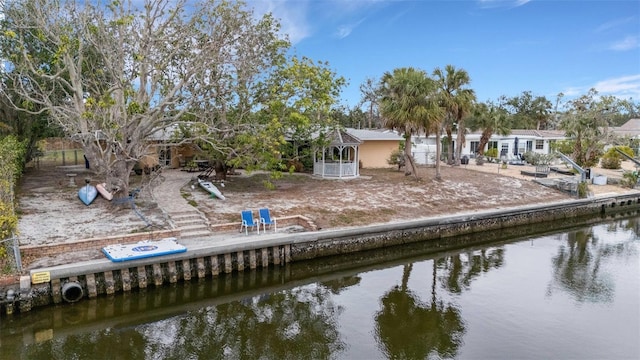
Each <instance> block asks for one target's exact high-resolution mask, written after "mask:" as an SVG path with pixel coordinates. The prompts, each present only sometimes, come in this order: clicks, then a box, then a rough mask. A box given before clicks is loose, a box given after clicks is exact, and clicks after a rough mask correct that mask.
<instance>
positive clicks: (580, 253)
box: [548, 219, 640, 303]
mask: <svg viewBox="0 0 640 360" xmlns="http://www.w3.org/2000/svg"><path fill="white" fill-rule="evenodd" d="M638 223H639V221H638V219H628V220H622V221H618V222H614V223H611V224H608V225H607V226H601V227H590V228H585V229H580V230H576V231H571V232H569V233H567V234H565V235H564V237H565V240H566V242H565V243H563V244H561V245H560V246H559V247H558V252H557V254H556V255H555V256H554V257H553V258H552V264H553V282H552V283H551V284H550V286H549V290H548V295H549V296H551V295H553V293H554V291H555V290H556V289H559V290H562V291H564V292H566V293H568V294H570V296H571V297H572V298H573V299H574V300H575V301H577V302H594V303H607V302H611V301H612V299H613V297H614V292H615V281H614V280H613V278H612V276H611V274H610V273H609V272H608V271H607V268H606V267H604V268H603V266H602V262H603V261H604V260H605V259H608V258H611V257H617V258H620V259H623V258H624V257H627V256H629V255H632V254H637V252H636V251H637V250H636V247H634V246H633V242H634V241H637V240H638V238H639V236H638V230H639V228H640V227H639V226H638ZM596 232H598V233H596Z"/></svg>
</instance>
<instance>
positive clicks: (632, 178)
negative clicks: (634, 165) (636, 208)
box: [620, 171, 640, 189]
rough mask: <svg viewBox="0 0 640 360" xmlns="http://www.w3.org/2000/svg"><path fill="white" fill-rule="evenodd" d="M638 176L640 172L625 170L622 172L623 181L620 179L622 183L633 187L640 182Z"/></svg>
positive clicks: (639, 176)
mask: <svg viewBox="0 0 640 360" xmlns="http://www.w3.org/2000/svg"><path fill="white" fill-rule="evenodd" d="M638 178H640V172H638V171H625V172H624V174H622V181H620V184H621V185H622V186H625V187H628V188H631V189H633V188H634V187H635V186H636V184H638Z"/></svg>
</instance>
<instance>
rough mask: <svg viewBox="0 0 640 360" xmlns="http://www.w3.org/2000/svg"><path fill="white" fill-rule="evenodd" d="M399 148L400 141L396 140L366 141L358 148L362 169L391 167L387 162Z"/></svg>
mask: <svg viewBox="0 0 640 360" xmlns="http://www.w3.org/2000/svg"><path fill="white" fill-rule="evenodd" d="M399 146H400V141H396V140H365V141H364V142H363V143H362V144H360V145H359V146H358V156H359V158H360V159H359V160H360V161H361V162H362V167H363V168H369V169H375V168H386V167H390V165H389V164H388V163H387V160H388V159H389V157H390V156H391V153H392V152H393V151H394V150H397V149H398V148H399Z"/></svg>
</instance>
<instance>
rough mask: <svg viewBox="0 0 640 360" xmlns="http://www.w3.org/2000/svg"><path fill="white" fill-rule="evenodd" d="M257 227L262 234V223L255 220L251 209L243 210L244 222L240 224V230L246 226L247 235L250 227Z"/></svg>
mask: <svg viewBox="0 0 640 360" xmlns="http://www.w3.org/2000/svg"><path fill="white" fill-rule="evenodd" d="M250 227H252V228H256V230H257V231H258V234H260V224H259V223H257V222H256V221H254V220H253V213H252V212H251V210H243V211H242V224H241V225H240V232H242V228H244V232H245V234H246V235H249V228H250Z"/></svg>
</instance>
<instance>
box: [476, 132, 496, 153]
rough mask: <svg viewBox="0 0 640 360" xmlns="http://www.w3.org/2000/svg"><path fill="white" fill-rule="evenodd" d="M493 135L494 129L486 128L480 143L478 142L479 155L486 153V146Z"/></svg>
mask: <svg viewBox="0 0 640 360" xmlns="http://www.w3.org/2000/svg"><path fill="white" fill-rule="evenodd" d="M491 135H493V132H492V131H488V130H484V131H483V132H482V135H481V136H480V143H479V144H478V155H484V147H485V146H487V143H489V139H491Z"/></svg>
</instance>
